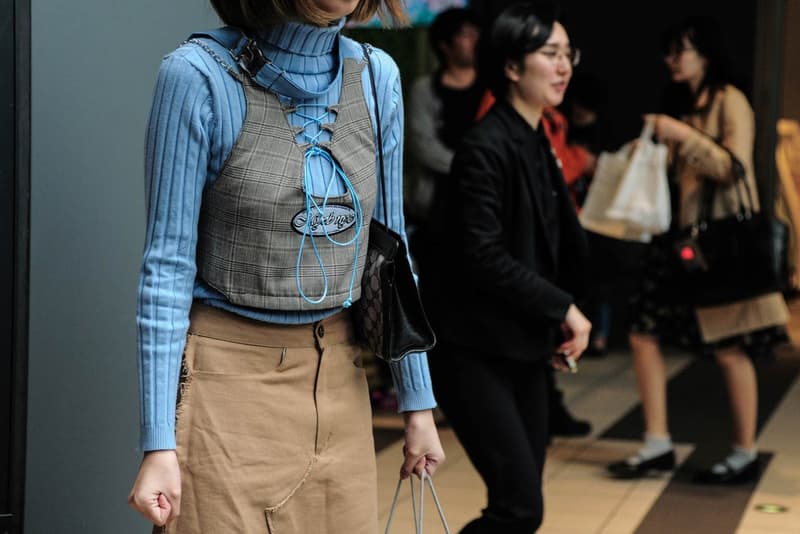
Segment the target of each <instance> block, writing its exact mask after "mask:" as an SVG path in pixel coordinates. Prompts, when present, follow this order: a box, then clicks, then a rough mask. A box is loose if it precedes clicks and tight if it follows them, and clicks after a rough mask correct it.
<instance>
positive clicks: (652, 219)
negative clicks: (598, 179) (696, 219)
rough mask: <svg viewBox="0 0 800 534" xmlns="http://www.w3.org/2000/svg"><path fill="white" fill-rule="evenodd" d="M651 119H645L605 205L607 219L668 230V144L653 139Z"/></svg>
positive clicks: (642, 228) (648, 229)
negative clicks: (606, 206) (609, 199)
mask: <svg viewBox="0 0 800 534" xmlns="http://www.w3.org/2000/svg"><path fill="white" fill-rule="evenodd" d="M652 135H653V121H649V120H648V121H645V125H644V128H643V129H642V134H641V136H640V137H639V140H638V141H637V143H636V148H635V149H634V150H633V153H632V154H631V157H630V161H629V162H628V165H627V167H626V168H625V171H624V173H623V174H622V178H621V179H620V180H619V183H618V185H617V190H616V192H615V193H614V196H613V198H612V199H611V202H610V204H609V206H608V208H607V209H606V215H607V216H608V217H609V218H610V219H616V220H620V221H624V222H626V223H628V224H629V225H630V226H632V227H634V228H637V229H639V230H640V231H642V232H646V233H650V234H661V233H664V232H666V231H667V230H669V225H670V221H671V217H672V209H671V205H670V198H669V183H668V182H667V154H668V150H667V146H666V145H664V144H662V143H654V142H653V140H652Z"/></svg>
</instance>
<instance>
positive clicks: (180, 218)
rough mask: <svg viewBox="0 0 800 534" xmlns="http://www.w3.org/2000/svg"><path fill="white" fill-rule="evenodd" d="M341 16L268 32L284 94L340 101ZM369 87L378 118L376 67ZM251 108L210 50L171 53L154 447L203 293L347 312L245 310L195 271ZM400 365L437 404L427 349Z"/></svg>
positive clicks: (393, 184)
mask: <svg viewBox="0 0 800 534" xmlns="http://www.w3.org/2000/svg"><path fill="white" fill-rule="evenodd" d="M343 23H344V22H343V21H342V22H340V23H339V24H338V25H335V26H331V27H328V28H320V27H316V26H309V25H303V24H295V23H290V24H284V25H281V26H276V27H274V28H270V29H268V30H265V31H263V32H261V34H260V35H259V43H260V45H261V47H262V50H263V51H264V54H265V55H266V56H267V57H268V58H270V59H271V60H272V62H273V64H274V65H275V66H277V67H278V68H281V69H283V70H284V71H285V75H286V76H287V77H288V78H289V79H290V80H292V81H293V82H295V84H296V85H297V86H298V89H297V90H295V91H293V94H290V95H284V98H285V100H287V101H289V102H292V101H294V102H298V101H305V102H313V103H319V104H323V105H325V106H327V105H331V104H335V103H336V102H338V100H339V92H340V76H339V74H340V70H341V62H340V60H339V59H340V58H339V55H338V53H337V52H339V50H340V48H341V47H337V46H336V43H337V40H338V39H339V38H340V35H339V32H340V31H341V28H342V26H343ZM342 39H344V38H343V37H342ZM208 44H209V45H210V46H211V47H212V48H214V49H215V50H216V53H217V56H218V57H219V58H221V59H223V60H228V61H230V56H229V55H228V54H227V52H226V51H225V50H224V49H222V48H221V47H219V46H218V45H216V43H210V42H209V43H208ZM371 60H372V63H373V66H374V68H375V73H376V82H377V93H378V102H379V104H378V105H379V106H380V111H381V122H382V124H381V125H380V127H381V129H382V132H383V140H384V141H383V142H384V156H385V158H386V161H385V168H386V178H387V181H388V187H387V192H388V193H389V195H388V209H387V210H386V211H387V213H388V215H389V217H388V222H389V226H390V227H392V228H393V229H394V230H396V231H398V232H400V233H401V235H403V236H404V237H405V233H404V229H403V209H402V149H403V104H402V94H401V91H400V77H399V73H398V70H397V66H396V65H395V64H394V62H393V61H392V60H391V58H390V57H389V56H387V55H386V54H385V53H383V52H381V51H377V50H376V51H375V52H374V53H373V54H372V55H371ZM231 63H232V61H231ZM363 87H364V93H365V96H366V101H367V105H368V107H369V111H370V115H371V116H372V117H373V120H374V109H373V107H374V104H373V99H372V91H371V87H370V84H369V80H368V78H367V75H366V74H365V75H364V84H363ZM312 93H313V94H314V95H320V94H321V96H312ZM245 111H246V101H245V97H244V92H243V90H242V87H241V85H240V83H239V82H238V81H236V80H235V79H234V78H233V77H232V76H231V75H230V74H229V73H228V72H226V71H225V69H224V68H223V67H222V66H221V65H220V64H219V62H218V61H217V60H216V59H214V58H213V57H212V56H211V55H210V54H209V53H208V52H207V51H206V50H205V49H203V48H201V47H200V46H198V45H196V44H192V43H189V44H186V45H184V46H181V47H180V48H178V49H177V50H176V51H174V52H172V53H171V54H169V55H168V56H167V57H166V58H165V59H164V61H163V63H162V65H161V69H160V71H159V75H158V81H157V83H156V89H155V95H154V99H153V107H152V111H151V115H150V121H149V124H148V129H147V138H146V154H145V178H146V195H147V199H146V203H147V233H146V237H145V249H144V260H143V264H142V272H141V279H140V285H139V306H138V310H137V323H138V327H139V354H140V394H141V447H142V449H143V450H145V451H148V450H159V449H173V448H175V401H176V397H177V387H178V374H179V370H180V363H181V356H182V353H183V349H184V344H185V340H186V332H187V330H188V327H189V310H190V308H191V304H192V300H193V299H201V300H203V301H204V302H206V303H207V304H210V305H212V306H217V307H221V308H225V309H227V310H229V311H232V312H234V313H237V314H240V315H244V316H247V317H250V318H253V319H257V320H261V321H265V322H272V323H281V324H299V323H311V322H314V321H317V320H319V319H322V318H324V317H327V316H330V315H332V314H334V313H336V312H338V311H339V309H325V306H324V302H323V303H322V304H321V305H320V308H321V309H320V310H319V311H312V312H285V311H275V310H253V309H252V308H247V309H245V308H240V307H237V306H234V305H232V304H230V303H229V302H228V301H226V300H225V298H224V297H223V296H222V295H221V294H219V293H218V292H216V291H215V290H214V289H212V288H211V287H209V286H208V285H207V284H204V283H203V281H202V280H200V279H199V278H198V277H197V265H196V261H195V250H196V245H197V225H198V218H199V215H200V202H201V199H202V195H203V189H204V188H205V187H207V186H208V185H209V184H211V183H213V182H214V180H215V179H216V178H217V176H218V175H219V173H220V171H221V170H222V168H223V166H224V164H225V161H226V160H227V157H228V155H229V154H230V152H231V150H232V149H233V146H234V144H235V142H236V139H237V137H238V135H239V131H240V129H241V127H242V124H243V121H244V116H245ZM289 118H290V121H291V122H292V125H293V126H305V127H306V133H307V134H309V135H312V136H313V135H316V134H317V133H318V129H317V128H318V126H317V124H316V123H312V124H310V125H305V123H306V122H307V121H305V120H304V119H303V118H302V117H299V116H297V114H296V113H295V114H292V115H290V117H289ZM323 122H329V121H323ZM329 139H330V134H329V133H328V132H327V131H323V132H321V134H320V137H319V140H320V141H327V140H329ZM298 140H300V138H298ZM326 165H327V164H326V163H325V162H324V160H322V159H321V158H319V159H318V160H317V161H315V162H314V165H313V167H312V181H313V184H314V185H313V187H314V188H315V191H318V190H319V189H320V188H324V187H323V186H324V183H325V182H324V177H325V176H328V175H329V169H326ZM300 180H302V177H298V183H299V182H300ZM340 193H342V191H339V194H340ZM383 210H384V208H383V205H382V202H381V200H380V197H379V199H378V204H377V206H376V208H375V216H376V217H379V218H380V219H381V220H383ZM392 375H393V377H394V380H395V384H396V386H397V389H398V394H399V400H400V410H401V411H410V410H421V409H428V408H432V407H434V406H435V401H434V398H433V390H432V388H431V383H430V375H429V373H428V364H427V358H426V355H424V354H415V355H411V356H409V357H407V358H406V359H405V360H403V361H402V362H400V363H398V364H393V365H392Z"/></svg>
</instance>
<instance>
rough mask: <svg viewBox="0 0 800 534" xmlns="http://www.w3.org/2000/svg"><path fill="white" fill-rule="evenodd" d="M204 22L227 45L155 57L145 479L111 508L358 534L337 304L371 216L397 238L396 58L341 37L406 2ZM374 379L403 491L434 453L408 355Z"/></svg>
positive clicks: (362, 508) (218, 525) (357, 480)
mask: <svg viewBox="0 0 800 534" xmlns="http://www.w3.org/2000/svg"><path fill="white" fill-rule="evenodd" d="M212 4H213V6H214V8H215V9H216V11H217V13H218V14H219V15H220V17H221V18H222V20H223V21H224V22H225V23H226V24H227V26H226V27H224V28H221V29H218V30H213V31H210V32H205V33H197V34H193V35H192V36H191V37H190V38H189V39H188V41H187V42H186V43H184V44H183V45H182V46H180V47H179V48H178V49H177V50H175V51H174V52H172V53H170V54H169V55H167V56H166V58H165V59H164V60H163V63H162V65H161V68H160V71H159V75H158V81H157V83H156V88H155V96H154V101H153V107H152V111H151V115H150V121H149V125H148V128H147V139H146V191H147V233H146V241H145V247H144V259H143V264H142V270H141V280H140V286H139V303H138V311H137V322H138V328H139V354H140V361H139V363H140V373H139V375H140V390H141V447H142V449H143V451H144V459H143V461H142V464H141V466H140V468H139V473H138V476H137V477H136V481H135V482H134V485H133V489H132V490H131V493H130V496H129V502H130V504H131V506H132V507H133V508H135V509H136V510H138V511H139V512H141V513H142V514H143V515H144V516H145V517H146V518H147V519H148V520H150V521H151V522H152V523H153V524H155V525H156V526H157V527H160V529H157V530H159V531H160V532H169V533H173V534H183V533H195V534H196V533H198V532H209V533H210V532H248V533H256V532H264V533H271V534H275V533H279V534H283V533H289V532H297V533H301V532H304V533H312V532H314V533H317V532H318V533H324V532H347V533H364V534H374V533H375V532H377V528H378V527H377V516H378V513H377V488H376V485H377V477H376V465H375V452H374V445H373V438H372V419H371V412H370V402H369V393H368V387H367V381H366V376H365V371H364V368H363V365H362V361H361V354H362V352H363V349H362V348H361V347H360V346H359V344H358V343H357V342H356V340H355V338H354V333H353V324H352V317H351V312H350V306H351V304H352V303H353V302H354V301H356V300H358V298H359V296H360V288H361V282H360V281H361V275H362V271H363V266H364V262H365V253H366V250H367V236H368V235H369V224H370V221H371V218H372V217H373V216H376V217H379V218H380V220H382V221H383V220H387V222H388V225H389V226H390V227H391V228H392V229H394V230H395V231H397V232H399V233H401V234H403V206H402V151H403V147H402V139H403V104H402V97H401V94H402V93H401V89H400V78H399V72H398V69H397V66H396V65H395V63H394V62H393V61H392V59H391V58H390V57H389V56H388V55H387V54H385V53H384V52H382V51H380V50H377V49H373V48H370V47H364V46H362V45H360V44H359V43H356V42H355V41H353V40H351V39H348V38H346V37H344V36H343V35H341V30H342V27H343V26H344V24H345V21H346V20H347V19H350V20H357V21H359V20H361V21H363V20H366V19H369V18H371V17H372V16H373V15H375V14H376V13H378V14H380V15H381V16H382V17H383V18H384V20H389V19H393V20H394V21H399V22H402V21H404V20H405V14H404V11H403V10H402V4H401V2H400V0H298V1H292V2H289V1H286V0H274V1H271V2H270V1H264V0H212ZM367 62H369V64H370V66H371V67H372V68H373V69H374V74H375V75H374V79H372V78H371V76H370V74H369V69H368V68H367ZM375 100H377V106H378V109H376V105H375V104H374V102H375ZM377 112H379V113H377ZM378 115H379V116H380V119H377V118H376V117H377V116H378ZM378 122H379V123H378ZM377 128H380V132H379V133H381V134H382V135H380V136H379V135H377V133H378V131H377V130H376V129H377ZM377 139H382V141H383V143H382V147H380V148H381V149H382V155H383V156H384V157H383V163H384V168H385V172H386V191H385V192H382V191H380V188H381V187H380V185H379V184H380V182H381V180H380V171H379V167H380V166H379V163H378V160H379V147H378V144H377V143H378V141H377ZM383 198H385V199H386V201H385V202H384V200H383ZM392 375H393V378H394V380H395V383H396V387H397V390H398V392H399V403H400V411H401V412H403V414H404V421H405V447H404V455H405V458H404V461H403V464H402V467H401V471H400V474H401V476H402V477H404V478H407V477H409V476H410V475H411V473H412V472H413V473H416V474H418V475H421V474H422V470H423V469H425V470H427V472H428V473H430V474H431V475H432V474H433V473H434V472H435V471H436V468H437V466H438V465H439V464H440V463H441V462H442V461H444V453H443V451H442V448H441V444H440V442H439V437H438V434H437V431H436V426H435V424H434V421H433V416H432V413H431V409H432V408H433V407H434V406H435V401H434V397H433V392H432V387H431V381H430V376H429V372H428V365H427V357H426V355H425V354H412V355H409V356H407V357H406V358H405V359H403V360H402V361H400V362H398V363H395V364H392ZM176 399H177V402H176Z"/></svg>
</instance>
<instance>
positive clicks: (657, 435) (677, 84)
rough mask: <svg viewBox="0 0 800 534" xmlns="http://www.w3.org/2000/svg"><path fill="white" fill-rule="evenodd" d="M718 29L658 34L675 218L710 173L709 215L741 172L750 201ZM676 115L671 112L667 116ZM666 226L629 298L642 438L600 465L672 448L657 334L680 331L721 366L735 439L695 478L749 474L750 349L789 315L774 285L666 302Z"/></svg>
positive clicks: (743, 141)
mask: <svg viewBox="0 0 800 534" xmlns="http://www.w3.org/2000/svg"><path fill="white" fill-rule="evenodd" d="M723 52H724V51H723V46H722V40H721V36H720V33H719V28H718V26H717V24H716V23H715V21H714V20H713V19H710V18H706V17H691V18H688V19H686V20H685V21H683V22H682V23H680V24H678V25H676V26H675V27H674V28H672V29H671V30H669V31H668V32H667V34H666V36H665V46H664V62H665V64H666V66H667V68H668V69H669V72H670V75H671V78H672V82H673V83H672V85H671V86H670V88H669V90H668V91H667V93H666V94H667V95H668V97H669V98H668V99H667V103H666V105H667V110H668V112H669V113H670V114H671V115H672V116H670V115H668V114H657V115H652V116H649V117H647V118H646V120H653V121H654V122H655V135H656V137H658V139H660V140H661V141H664V142H666V143H667V144H668V145H669V146H670V148H671V157H672V165H671V166H672V178H673V181H674V185H675V186H676V187H677V189H676V192H675V194H674V195H673V198H674V199H677V201H676V202H673V205H676V212H675V213H674V216H673V221H674V224H675V225H676V226H677V227H678V228H684V227H686V226H689V225H691V224H693V223H695V222H696V221H697V217H698V212H699V208H700V203H701V198H700V197H701V194H700V192H701V185H702V183H703V181H704V180H713V181H714V182H715V183H716V184H717V185H718V188H717V192H716V194H715V197H714V202H713V210H712V212H713V213H712V216H713V217H715V218H716V217H722V216H726V215H733V214H734V213H735V212H736V210H737V209H738V205H739V200H738V195H737V189H736V188H737V187H742V184H740V183H739V180H745V181H746V182H747V186H748V187H749V189H750V190H751V191H752V194H753V195H754V205H753V206H752V208H753V209H754V210H756V211H757V210H758V209H759V205H758V200H757V192H758V188H757V185H756V181H755V177H754V175H753V145H754V117H753V110H752V108H751V107H750V104H749V103H748V101H747V98H746V97H745V95H744V94H743V93H742V92H741V91H740V90H739V89H737V88H736V87H735V86H734V85H732V84H731V83H730V82H731V75H730V71H729V70H728V68H727V65H728V64H727V62H726V58H725V55H724V53H723ZM675 117H679V118H675ZM672 247H673V244H672V242H671V239H670V236H669V234H667V235H665V236H660V237H656V238H655V239H654V240H653V242H652V244H651V245H650V247H649V249H648V252H647V257H646V263H645V269H644V279H643V281H642V285H641V288H640V290H639V291H638V293H637V294H636V295H635V296H634V298H633V299H632V306H633V308H634V310H635V312H634V313H635V315H634V320H633V323H632V325H631V333H630V344H631V350H632V353H633V363H634V369H635V371H636V378H637V382H638V387H639V393H640V396H641V401H642V406H643V411H644V419H645V420H644V426H645V435H644V444H643V446H642V447H641V448H640V449H639V451H638V452H637V453H636V454H635V455H633V456H631V457H630V458H627V459H625V460H622V461H619V462H615V463H613V464H611V465H609V470H610V472H611V473H612V474H613V475H614V476H616V477H619V478H636V477H642V476H645V475H647V474H648V473H649V472H650V471H654V470H670V469H672V468H674V466H675V454H674V449H673V445H672V441H671V439H670V435H669V430H668V425H667V399H666V375H665V367H664V359H663V355H662V353H661V349H660V344H659V341H660V340H663V339H676V338H678V337H681V336H688V337H689V338H690V342H691V343H692V345H693V346H694V347H695V348H696V349H697V351H698V352H699V353H701V354H703V355H707V356H713V357H714V358H715V359H716V362H717V363H718V364H719V366H720V369H721V370H722V375H723V378H724V380H725V384H726V386H727V391H728V395H729V400H730V407H731V412H732V416H733V438H734V442H733V445H732V447H731V450H730V452H729V453H728V454H727V456H725V457H723V458H720V460H719V462H716V463H714V464H713V465H712V466H711V467H710V468H708V469H707V470H704V471H701V472H699V473H697V480H698V481H702V482H716V483H737V482H744V481H749V480H753V479H754V478H755V477H756V476H757V475H758V458H757V449H756V442H755V440H756V420H757V414H758V406H757V401H758V389H757V382H756V374H755V369H754V367H753V362H752V358H759V357H766V356H770V355H771V353H772V349H773V347H774V346H775V345H776V344H778V343H782V342H784V341H785V340H786V333H785V329H784V324H785V323H786V320H787V318H788V312H787V310H786V304H785V302H784V301H783V297H782V295H781V294H780V293H772V294H768V295H765V296H761V297H757V298H753V299H748V300H745V301H741V302H735V303H732V304H729V305H725V306H722V307H715V308H714V309H713V313H712V311H711V310H709V309H703V308H694V309H693V308H692V307H691V306H689V305H688V304H680V303H678V304H677V305H675V304H674V301H675V295H676V294H679V293H680V289H681V288H680V286H679V284H680V279H679V278H677V279H676V275H677V274H678V273H677V269H678V268H679V264H678V263H677V261H672V256H671V255H672V254H674V251H673V249H672ZM700 323H702V328H703V329H704V330H706V331H716V332H717V333H718V334H719V333H721V334H720V335H719V336H718V339H719V340H717V341H714V342H704V341H703V339H702V338H701V336H700V327H701V324H700Z"/></svg>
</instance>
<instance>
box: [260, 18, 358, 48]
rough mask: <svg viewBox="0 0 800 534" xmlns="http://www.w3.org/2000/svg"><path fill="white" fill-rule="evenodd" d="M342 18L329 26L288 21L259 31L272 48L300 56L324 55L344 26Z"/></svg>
mask: <svg viewBox="0 0 800 534" xmlns="http://www.w3.org/2000/svg"><path fill="white" fill-rule="evenodd" d="M344 23H345V19H344V18H342V19H340V20H338V21H337V22H335V23H334V24H332V25H331V26H327V27H324V28H323V27H320V26H313V25H310V24H302V23H299V22H286V23H284V24H280V25H277V26H271V27H270V28H267V29H265V30H262V31H261V32H259V35H258V37H259V38H260V40H262V41H263V42H264V43H265V44H267V45H269V46H270V47H271V48H274V49H277V50H280V51H282V52H288V53H290V54H294V55H300V56H309V57H316V56H323V55H328V54H330V53H331V52H332V51H333V49H334V47H335V45H336V38H337V37H338V36H339V32H340V31H341V29H342V28H343V27H344Z"/></svg>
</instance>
